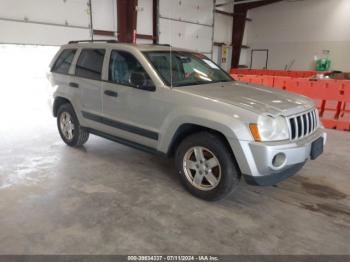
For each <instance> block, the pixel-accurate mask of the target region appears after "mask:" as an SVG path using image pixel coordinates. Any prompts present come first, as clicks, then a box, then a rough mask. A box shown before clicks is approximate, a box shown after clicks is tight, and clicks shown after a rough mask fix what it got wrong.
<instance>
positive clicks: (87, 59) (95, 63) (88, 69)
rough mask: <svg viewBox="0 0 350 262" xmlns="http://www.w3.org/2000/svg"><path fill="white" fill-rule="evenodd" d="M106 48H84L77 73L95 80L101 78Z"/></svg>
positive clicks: (76, 69)
mask: <svg viewBox="0 0 350 262" xmlns="http://www.w3.org/2000/svg"><path fill="white" fill-rule="evenodd" d="M105 53H106V50H104V49H83V50H82V51H81V53H80V56H79V59H78V62H77V65H76V68H75V75H76V76H79V77H84V78H89V79H93V80H101V73H102V66H103V59H104V56H105Z"/></svg>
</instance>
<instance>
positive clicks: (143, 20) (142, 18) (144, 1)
mask: <svg viewBox="0 0 350 262" xmlns="http://www.w3.org/2000/svg"><path fill="white" fill-rule="evenodd" d="M136 32H137V33H138V34H143V35H152V34H153V1H152V0H138V7H137V27H136ZM151 42H152V41H151Z"/></svg>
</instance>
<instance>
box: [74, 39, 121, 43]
mask: <svg viewBox="0 0 350 262" xmlns="http://www.w3.org/2000/svg"><path fill="white" fill-rule="evenodd" d="M94 42H105V43H118V41H117V40H111V39H105V40H100V39H99V40H73V41H69V42H68V44H77V43H94Z"/></svg>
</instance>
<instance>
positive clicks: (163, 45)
mask: <svg viewBox="0 0 350 262" xmlns="http://www.w3.org/2000/svg"><path fill="white" fill-rule="evenodd" d="M155 45H159V46H171V45H170V44H155Z"/></svg>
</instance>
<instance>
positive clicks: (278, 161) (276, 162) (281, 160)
mask: <svg viewBox="0 0 350 262" xmlns="http://www.w3.org/2000/svg"><path fill="white" fill-rule="evenodd" d="M285 162H286V155H285V154H283V153H278V154H277V155H275V156H274V157H273V159H272V165H273V166H274V167H276V168H279V167H281V166H283V165H284V164H285Z"/></svg>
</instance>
